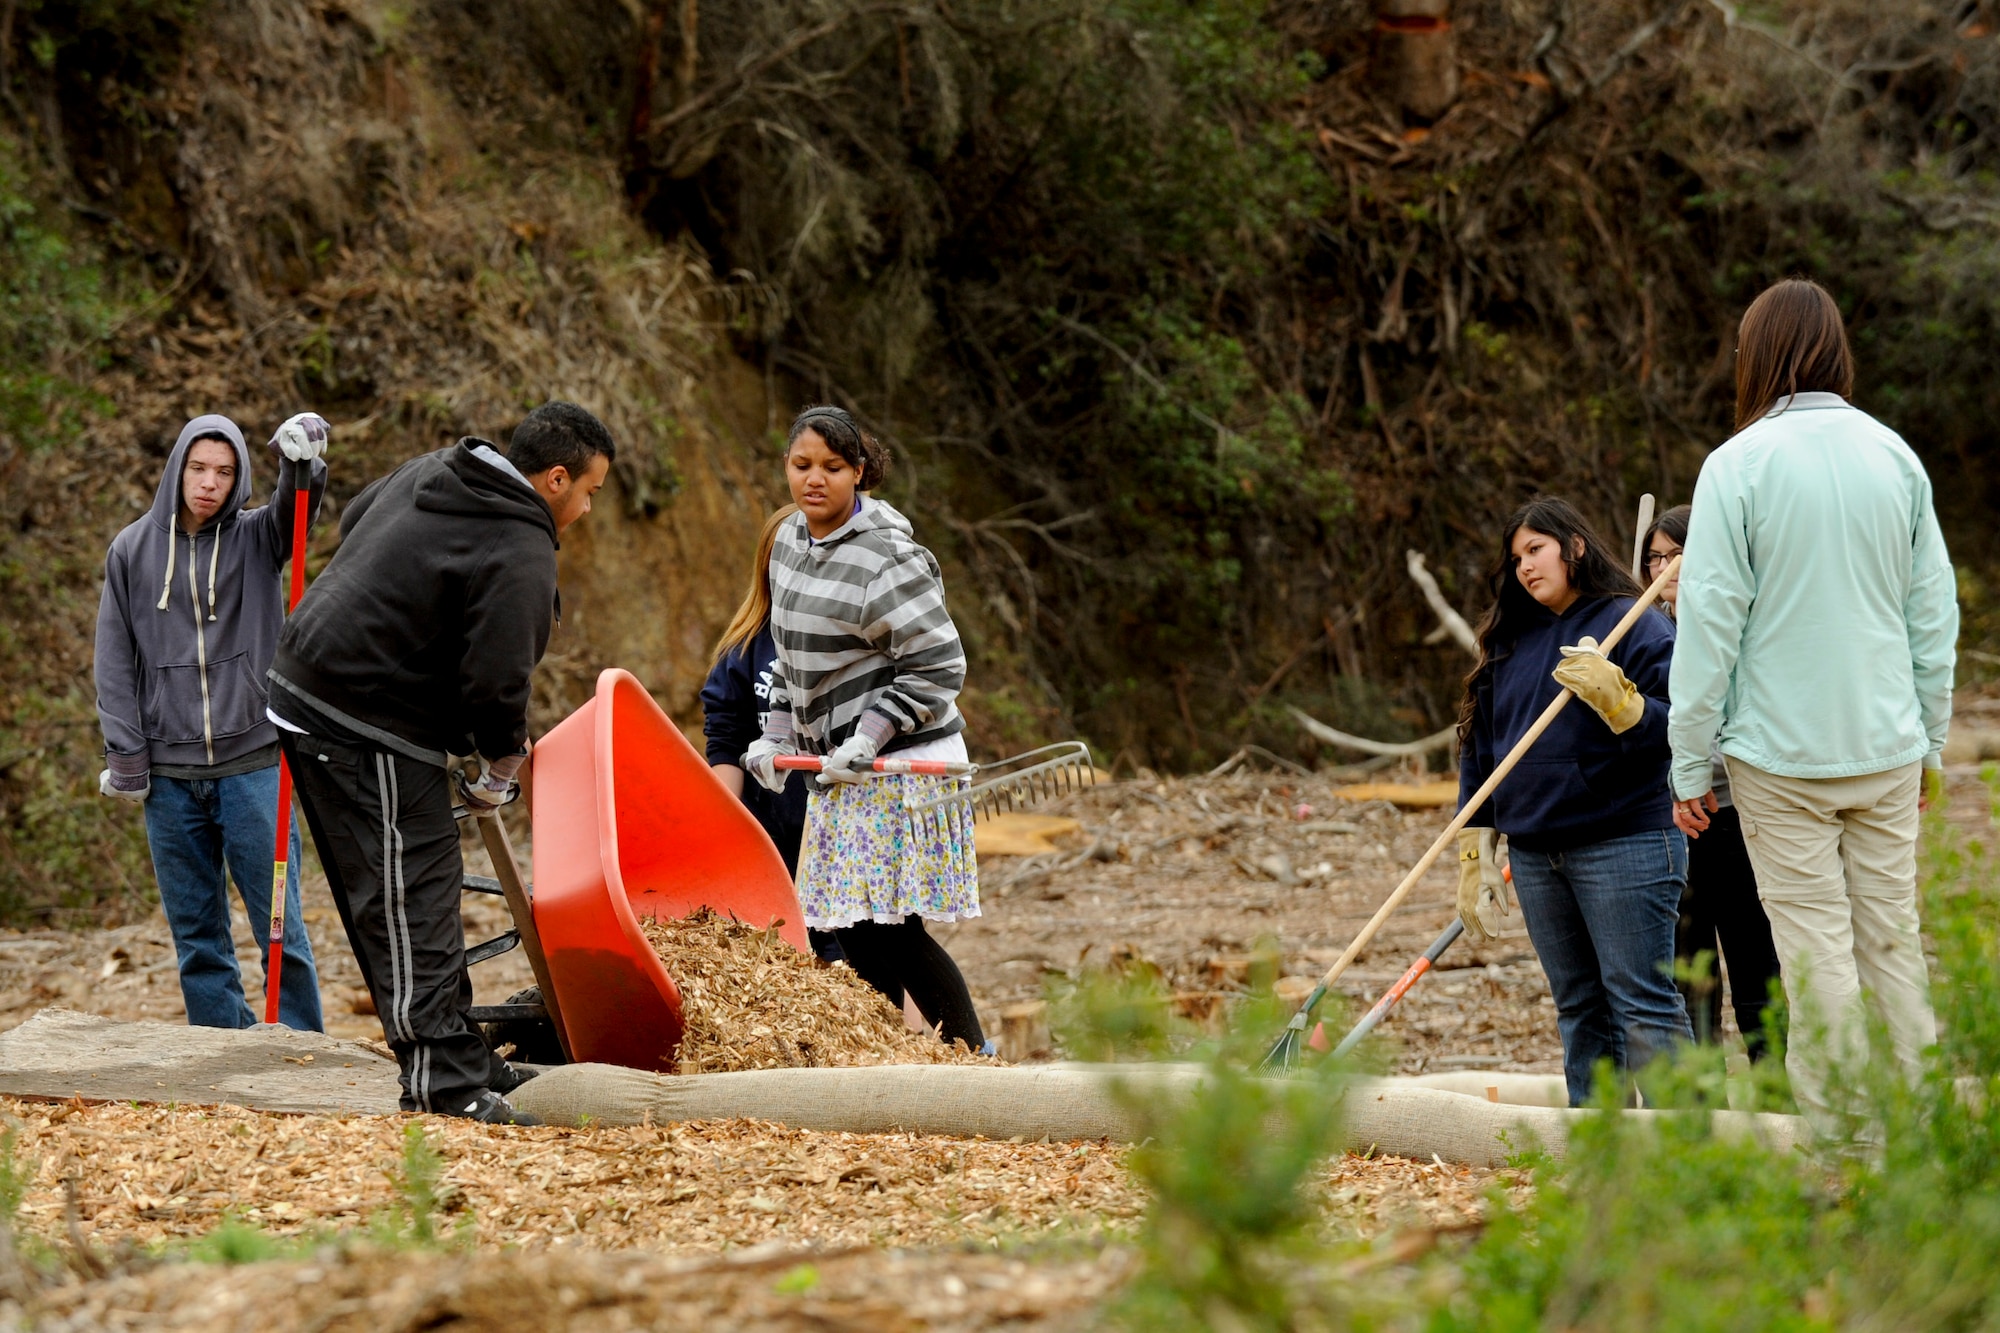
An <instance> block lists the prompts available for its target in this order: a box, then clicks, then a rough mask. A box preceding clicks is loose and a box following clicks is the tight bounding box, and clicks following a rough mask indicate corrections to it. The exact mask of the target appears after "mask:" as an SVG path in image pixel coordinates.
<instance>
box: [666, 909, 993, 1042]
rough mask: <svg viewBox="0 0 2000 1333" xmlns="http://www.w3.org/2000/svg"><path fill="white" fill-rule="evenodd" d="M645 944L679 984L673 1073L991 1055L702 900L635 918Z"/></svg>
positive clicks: (850, 974)
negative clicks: (920, 1025) (911, 1018)
mask: <svg viewBox="0 0 2000 1333" xmlns="http://www.w3.org/2000/svg"><path fill="white" fill-rule="evenodd" d="M642 925H643V928H644V930H645V932H646V941H647V943H649V944H651V945H652V946H653V952H654V953H657V954H658V955H659V956H660V961H661V962H662V963H664V964H666V968H667V975H668V976H670V977H672V978H673V979H674V984H675V985H677V986H679V987H680V992H681V1017H682V1020H683V1021H684V1022H685V1023H686V1025H687V1028H686V1031H685V1033H684V1034H683V1035H682V1037H681V1045H680V1052H679V1054H678V1056H677V1058H676V1062H675V1069H676V1072H678V1073H682V1074H719V1073H725V1072H730V1071H734V1070H739V1069H788V1068H789V1069H798V1068H812V1067H820V1066H851V1065H922V1064H969V1063H990V1061H989V1060H988V1059H987V1058H986V1057H983V1056H978V1055H974V1054H973V1053H972V1052H970V1051H968V1050H966V1049H965V1046H964V1044H963V1043H962V1042H960V1043H954V1044H953V1045H950V1046H947V1045H945V1044H944V1043H943V1042H941V1041H939V1040H938V1039H937V1038H936V1037H933V1036H931V1035H929V1034H927V1033H922V1032H912V1031H911V1030H910V1029H909V1027H908V1026H907V1025H906V1024H905V1023H904V1022H903V1013H902V1010H900V1009H898V1008H896V1006H894V1005H892V1004H890V1003H889V1001H888V1000H887V999H885V998H883V996H882V993H881V992H880V991H878V990H876V989H875V988H874V987H873V986H870V985H869V984H868V983H867V982H865V981H863V980H862V979H861V978H860V977H859V976H857V975H856V974H855V972H854V969H852V968H850V967H846V966H840V967H827V966H824V965H823V964H821V963H820V962H819V961H818V960H817V959H815V958H814V957H813V956H812V955H811V954H807V953H800V952H799V951H798V950H797V949H794V948H793V947H792V946H791V945H789V944H787V943H785V941H784V940H782V939H780V938H779V937H778V933H777V931H775V930H756V929H753V928H752V927H749V926H746V925H744V924H743V923H742V922H740V921H737V920H735V919H733V918H731V917H725V916H722V915H719V914H718V913H716V912H713V911H711V910H709V909H708V908H702V909H701V910H700V911H698V912H695V913H693V914H692V915H690V916H686V917H682V918H681V919H679V920H672V921H657V920H648V921H645V922H643V923H642Z"/></svg>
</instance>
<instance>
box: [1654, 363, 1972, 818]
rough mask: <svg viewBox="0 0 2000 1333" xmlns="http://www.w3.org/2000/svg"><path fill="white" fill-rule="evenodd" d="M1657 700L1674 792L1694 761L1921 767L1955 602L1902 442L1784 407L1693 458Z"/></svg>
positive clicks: (1696, 786)
mask: <svg viewBox="0 0 2000 1333" xmlns="http://www.w3.org/2000/svg"><path fill="white" fill-rule="evenodd" d="M1686 550H1687V553H1686V557H1685V559H1684V561H1683V564H1682V567H1681V586H1680V604H1679V606H1678V607H1677V608H1676V609H1677V610H1678V611H1679V613H1680V615H1679V631H1680V633H1679V639H1678V644H1677V647H1676V649H1675V651H1674V665H1673V670H1672V672H1671V674H1670V675H1669V678H1668V692H1669V694H1670V696H1671V699H1672V703H1673V711H1672V715H1671V718H1670V721H1669V723H1668V731H1667V735H1668V739H1669V741H1670V742H1671V744H1672V746H1673V751H1674V761H1673V786H1674V795H1675V796H1676V797H1678V798H1680V799H1682V800H1687V799H1690V798H1692V797H1696V796H1699V795H1701V794H1702V793H1703V792H1705V791H1707V790H1708V789H1709V786H1710V783H1711V781H1712V776H1711V773H1710V768H1709V747H1710V745H1711V744H1712V743H1713V742H1714V741H1715V740H1716V738H1717V737H1718V736H1719V737H1720V739H1721V746H1722V752H1723V753H1724V754H1726V755H1729V756H1731V757H1732V758H1736V759H1741V760H1742V761H1744V762H1745V763H1747V764H1750V765H1753V766H1754V767H1757V768H1760V769H1763V770H1764V771H1765V772H1767V773H1776V774H1779V775H1780V776H1784V777H1797V778H1841V777H1853V776H1856V775H1858V774H1863V773H1881V772H1885V771H1887V770H1889V769H1892V768H1900V767H1901V766H1902V765H1904V764H1908V763H1914V762H1915V761H1917V760H1919V759H1922V760H1923V761H1924V762H1925V763H1926V764H1927V765H1930V766H1932V767H1935V766H1937V765H1938V763H1939V762H1940V761H1939V754H1940V752H1941V751H1942V750H1943V749H1944V741H1945V733H1946V731H1947V730H1949V728H1950V725H1951V681H1952V668H1953V666H1954V664H1955V661H1956V656H1957V643H1958V599H1957V588H1956V585H1955V583H1954V581H1953V576H1952V570H1951V557H1950V555H1949V554H1948V553H1947V552H1946V551H1945V547H1944V536H1943V534H1942V533H1941V532H1939V531H1938V522H1937V514H1936V513H1935V512H1934V510H1933V509H1932V506H1931V483H1930V478H1929V477H1927V476H1926V475H1925V474H1924V468H1923V464H1922V463H1920V462H1918V461H1917V456H1916V454H1915V453H1913V452H1912V451H1911V449H1910V447H1909V446H1908V445H1907V444H1904V443H1903V440H1902V437H1901V436H1899V435H1897V434H1896V433H1895V432H1894V431H1892V430H1890V429H1889V428H1888V427H1887V426H1884V425H1883V424H1882V423H1881V422H1879V421H1877V420H1875V418H1873V417H1871V416H1869V415H1868V414H1867V413H1866V412H1862V411H1859V410H1857V409H1855V408H1853V407H1850V406H1848V404H1847V403H1846V402H1845V401H1844V400H1842V399H1841V398H1840V396H1839V395H1837V394H1831V393H1801V394H1797V395H1795V396H1794V397H1793V398H1791V399H1790V400H1789V401H1788V402H1787V403H1784V404H1781V405H1780V406H1779V407H1777V408H1774V409H1772V411H1771V413H1770V414H1769V415H1767V416H1766V417H1765V418H1764V419H1763V420H1762V421H1759V422H1756V423H1755V424H1753V425H1751V426H1749V427H1748V428H1746V429H1744V430H1743V431H1741V432H1740V433H1738V434H1737V435H1736V436H1735V437H1734V438H1733V439H1731V440H1730V441H1729V442H1728V443H1726V444H1724V445H1723V446H1722V447H1721V448H1719V449H1717V450H1716V451H1715V452H1714V453H1712V454H1710V455H1709V456H1708V461H1707V462H1705V463H1704V464H1703V465H1702V469H1701V479H1700V481H1699V482H1698V483H1697V484H1696V486H1695V492H1694V513H1693V515H1692V517H1691V518H1690V519H1689V522H1688V539H1687V548H1686Z"/></svg>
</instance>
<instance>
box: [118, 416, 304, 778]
mask: <svg viewBox="0 0 2000 1333" xmlns="http://www.w3.org/2000/svg"><path fill="white" fill-rule="evenodd" d="M204 435H213V436H220V437H222V438H223V439H226V440H228V441H229V442H230V444H232V445H234V446H235V448H236V487H235V489H234V490H232V491H231V492H230V494H229V498H228V499H226V500H224V501H223V503H222V508H221V509H219V510H217V511H216V514H215V516H214V517H213V518H211V519H209V520H208V522H206V523H204V524H202V526H201V530H200V531H199V532H196V533H195V534H193V535H192V536H190V535H189V534H188V533H187V532H186V531H185V530H184V529H183V528H182V527H181V526H180V518H179V515H180V507H181V473H182V471H183V470H184V469H185V468H186V466H187V455H188V449H189V447H190V446H191V445H192V444H193V443H194V441H195V440H197V439H199V438H201V437H202V436H204ZM295 473H296V465H295V464H293V463H292V462H291V461H290V460H289V459H282V458H281V459H280V461H279V463H278V485H277V489H276V490H275V491H273V492H272V494H271V500H270V503H269V504H266V505H265V506H264V507H262V508H261V509H245V508H244V507H243V506H244V503H245V502H246V501H247V500H249V498H250V485H251V483H250V450H249V448H248V446H246V445H245V444H244V442H243V432H242V431H241V430H239V429H237V426H236V423H235V422H233V421H231V420H230V419H229V418H228V417H224V416H202V417H196V418H195V419H194V420H193V421H190V422H188V423H187V425H185V426H183V427H182V428H181V434H180V438H179V439H178V440H176V441H174V450H173V452H172V453H171V454H169V455H168V456H167V466H166V471H165V472H164V473H162V474H161V476H160V485H159V489H158V490H157V491H156V492H155V493H154V496H153V507H152V508H151V509H150V510H149V511H148V512H147V513H146V515H145V517H143V518H141V519H140V520H139V521H138V522H136V523H134V524H132V525H131V526H130V527H128V528H126V529H125V530H124V531H123V532H121V533H119V534H118V535H117V537H115V538H113V539H112V542H111V550H110V552H109V553H108V554H107V555H106V556H105V560H104V597H103V600H102V601H101V602H100V603H99V604H98V609H97V664H96V672H97V716H98V720H99V722H100V723H101V725H102V726H103V728H104V746H105V757H106V761H107V763H108V764H109V766H110V768H111V770H112V772H113V773H114V774H117V775H119V776H120V777H121V778H123V779H125V780H127V781H130V780H131V779H135V778H141V777H144V776H145V775H146V774H147V772H148V770H149V769H150V771H151V773H152V774H154V775H157V776H160V777H169V778H203V777H223V776H227V775H228V774H231V773H240V772H248V771H250V770H252V769H255V768H262V767H265V766H267V765H269V764H275V763H276V762H277V761H278V757H277V739H278V736H277V732H275V731H274V730H273V729H272V727H271V724H270V722H268V721H267V720H266V719H265V717H264V673H265V672H266V671H268V670H269V669H270V666H271V654H272V652H273V651H274V650H275V649H276V647H277V643H278V631H279V630H280V629H282V628H283V626H284V620H285V591H284V587H283V585H282V584H281V582H280V581H279V577H278V575H279V571H280V570H281V569H282V568H283V567H284V565H285V562H286V561H287V560H289V559H290V558H291V553H292V520H293V513H294V506H293V498H292V497H293V493H294V481H293V478H294V476H295ZM325 490H326V464H325V463H324V462H322V461H320V460H318V459H315V460H314V461H313V463H312V474H311V481H310V483H309V486H308V493H309V494H310V496H311V506H310V507H311V510H312V515H313V517H314V518H315V519H317V518H318V516H319V504H320V498H321V496H322V495H323V494H324V492H325Z"/></svg>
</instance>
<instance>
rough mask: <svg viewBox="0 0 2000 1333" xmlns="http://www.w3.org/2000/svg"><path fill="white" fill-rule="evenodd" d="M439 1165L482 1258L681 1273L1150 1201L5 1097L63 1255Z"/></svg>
mask: <svg viewBox="0 0 2000 1333" xmlns="http://www.w3.org/2000/svg"><path fill="white" fill-rule="evenodd" d="M413 1120H421V1122H422V1124H423V1125H424V1130H425V1133H426V1135H427V1136H428V1138H429V1141H430V1143H431V1145H432V1147H434V1148H435V1149H436V1150H437V1152H438V1154H439V1155H440V1156H441V1157H442V1158H443V1160H444V1166H443V1174H442V1183H443V1193H444V1200H443V1204H442V1206H443V1208H444V1210H445V1216H444V1217H443V1218H442V1219H441V1225H442V1226H443V1227H444V1228H445V1229H446V1230H450V1229H451V1228H453V1227H455V1226H457V1225H458V1224H459V1222H460V1221H461V1220H463V1219H470V1227H471V1239H472V1240H473V1241H474V1242H476V1244H477V1245H478V1246H479V1247H481V1248H485V1247H488V1246H513V1247H524V1248H528V1249H534V1248H538V1247H544V1246H549V1245H564V1246H582V1247H586V1248H589V1249H602V1250H623V1249H649V1250H656V1251H659V1252H661V1253H664V1254H667V1255H670V1256H675V1257H686V1256H689V1255H703V1254H714V1253H716V1252H718V1251H724V1250H735V1249H740V1248H742V1247H744V1246H753V1245H766V1244H771V1243H783V1244H786V1245H815V1246H820V1247H823V1248H824V1247H836V1248H837V1247H841V1246H848V1245H876V1246H901V1247H929V1246H940V1245H965V1244H973V1245H983V1246H990V1245H993V1244H996V1243H1005V1244H1011V1243H1015V1242H1019V1241H1032V1240H1034V1239H1036V1238H1037V1237H1041V1236H1048V1235H1052V1234H1053V1235H1060V1236H1062V1237H1064V1238H1065V1239H1073V1240H1084V1241H1090V1240H1096V1241H1104V1240H1118V1239H1121V1238H1124V1237H1127V1236H1129V1235H1131V1234H1132V1230H1133V1228H1134V1227H1135V1226H1136V1224H1137V1221H1138V1218H1139V1216H1140V1215H1141V1214H1142V1213H1143V1212H1144V1210H1145V1206H1146V1193H1145V1190H1144V1189H1143V1188H1142V1187H1141V1186H1140V1185H1139V1184H1138V1183H1137V1182H1136V1181H1135V1180H1134V1179H1133V1178H1132V1176H1131V1175H1130V1174H1128V1173H1127V1172H1126V1170H1125V1168H1124V1157H1125V1147H1124V1145H1122V1144H1114V1143H1105V1142H1101V1141H1093V1140H1083V1141H1078V1142H1071V1143H1012V1142H1004V1143H1003V1142H996V1141H992V1140H988V1139H959V1138H946V1137H943V1136H938V1135H917V1134H837V1133H814V1132H810V1131H804V1130H794V1129H788V1128H786V1127H784V1126H782V1125H773V1124H767V1123H762V1122H758V1121H749V1120H722V1121H690V1122H687V1123H685V1124H680V1125H674V1126H671V1127H657V1126H654V1127H635V1128H629V1129H620V1128H593V1129H587V1130H579V1129H559V1128H554V1127H544V1128H537V1129H527V1128H510V1127H505V1126H493V1125H480V1124H475V1123H473V1122H471V1121H466V1120H455V1119H451V1118H449V1117H444V1116H430V1117H415V1116H346V1117H341V1116H289V1115H272V1114H266V1113H262V1112H257V1111H247V1110H241V1109H238V1108H234V1107H212V1108H191V1107H169V1106H144V1105H141V1106H134V1105H131V1104H126V1103H119V1104H106V1105H95V1106H93V1105H78V1104H77V1103H73V1102H71V1103H63V1104H60V1105H55V1104H49V1103H43V1102H24V1101H18V1100H14V1099H12V1098H0V1125H4V1126H5V1127H7V1128H10V1129H12V1130H13V1131H14V1135H15V1143H14V1147H13V1154H14V1160H15V1162H16V1163H17V1164H18V1165H19V1166H20V1167H21V1168H22V1169H24V1170H25V1171H26V1172H27V1173H28V1183H27V1188H26V1191H25V1194H24V1196H23V1199H22V1203H21V1208H20V1213H19V1220H18V1223H17V1225H18V1226H19V1228H20V1229H21V1230H22V1231H24V1232H27V1233H30V1234H33V1235H37V1236H40V1237H42V1238H43V1239H45V1240H47V1241H49V1242H51V1243H63V1241H64V1238H65V1236H66V1234H67V1233H66V1222H65V1198H64V1186H63V1182H64V1179H65V1178H66V1177H70V1176H72V1175H73V1176H74V1178H75V1180H76V1188H77V1214H78V1218H79V1221H80V1224H81V1226H82V1229H83V1232H84V1234H85V1235H86V1236H88V1237H89V1238H90V1240H91V1242H92V1243H93V1244H96V1245H100V1246H103V1247H106V1248H107V1249H116V1248H119V1247H122V1246H126V1245H132V1246H138V1247H159V1246H170V1245H172V1244H174V1243H177V1242H185V1241H188V1240H191V1239H193V1238H195V1237H199V1236H202V1235H205V1234H207V1233H208V1232H210V1231H213V1230H214V1229H215V1228H216V1227H217V1226H218V1225H220V1224H221V1223H222V1221H223V1220H224V1219H225V1217H228V1216H232V1215H233V1216H236V1217H239V1218H241V1219H243V1220H245V1221H247V1222H250V1223H252V1224H254V1225H256V1226H258V1227H260V1228H262V1229H264V1230H267V1231H270V1232H273V1233H275V1234H280V1235H298V1234H317V1233H321V1232H333V1231H343V1230H356V1229H359V1228H363V1227H365V1226H367V1224H368V1223H369V1222H370V1221H371V1220H372V1219H373V1218H374V1217H376V1216H377V1215H378V1214H379V1213H380V1212H381V1211H382V1210H383V1209H385V1208H387V1207H389V1206H391V1205H392V1204H393V1202H394V1201H395V1199H396V1188H395V1180H396V1175H397V1172H398V1171H399V1169H400V1165H399V1164H400V1162H401V1157H402V1150H403V1130H404V1127H405V1126H406V1125H407V1124H409V1123H410V1122H411V1121H413ZM1318 1179H1319V1182H1320V1187H1321V1189H1322V1191H1323V1197H1324V1199H1325V1202H1326V1207H1327V1215H1328V1222H1329V1226H1330V1227H1331V1228H1333V1230H1334V1231H1335V1232H1336V1233H1342V1234H1359V1235H1361V1236H1363V1237H1368V1238H1372V1237H1375V1236H1378V1235H1381V1234H1384V1233H1386V1232H1399V1231H1402V1230H1406V1229H1408V1228H1410V1227H1413V1226H1414V1227H1431V1228H1436V1229H1445V1230H1448V1229H1451V1228H1453V1227H1457V1226H1461V1225H1467V1224H1470V1223H1474V1222H1477V1221H1478V1220H1479V1219H1480V1218H1482V1217H1484V1216H1485V1207H1486V1205H1485V1201H1484V1197H1483V1196H1484V1194H1485V1192H1486V1191H1487V1190H1488V1188H1489V1187H1490V1186H1491V1185H1492V1184H1493V1183H1494V1182H1496V1181H1497V1182H1499V1183H1501V1184H1502V1185H1504V1186H1507V1187H1508V1188H1509V1189H1510V1191H1511V1192H1512V1193H1513V1194H1514V1195H1515V1196H1516V1197H1519V1196H1520V1195H1521V1194H1522V1193H1523V1191H1525V1188H1526V1186H1525V1185H1524V1184H1523V1183H1522V1180H1523V1177H1522V1176H1521V1174H1520V1173H1515V1172H1508V1171H1499V1172H1495V1171H1488V1170H1483V1169H1478V1168H1472V1167H1459V1166H1447V1165H1440V1164H1438V1163H1436V1162H1415V1161H1411V1160H1408V1159H1405V1158H1399V1157H1384V1156H1379V1155H1377V1156H1362V1155H1357V1154H1352V1153H1349V1154H1345V1155H1342V1156H1339V1157H1336V1158H1333V1159H1332V1160H1331V1161H1329V1162H1328V1163H1327V1164H1326V1166H1325V1167H1324V1168H1323V1169H1322V1171H1321V1172H1320V1173H1319V1177H1318Z"/></svg>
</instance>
